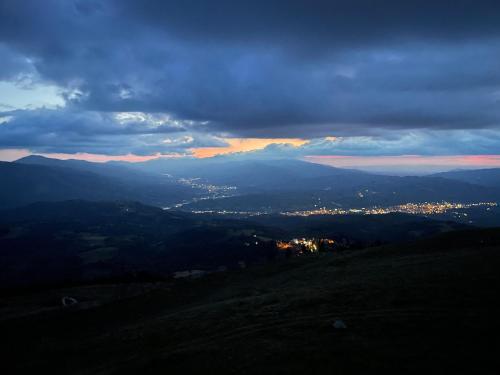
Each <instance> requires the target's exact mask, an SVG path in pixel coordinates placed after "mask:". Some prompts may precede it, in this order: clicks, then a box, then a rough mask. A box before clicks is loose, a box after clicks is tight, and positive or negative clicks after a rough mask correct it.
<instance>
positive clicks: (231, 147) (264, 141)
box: [190, 138, 309, 158]
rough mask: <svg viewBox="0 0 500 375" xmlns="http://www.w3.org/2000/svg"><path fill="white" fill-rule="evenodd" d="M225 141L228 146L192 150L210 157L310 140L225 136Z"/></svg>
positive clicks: (194, 152)
mask: <svg viewBox="0 0 500 375" xmlns="http://www.w3.org/2000/svg"><path fill="white" fill-rule="evenodd" d="M224 141H225V142H226V143H227V144H228V146H225V147H198V148H192V149H191V150H190V151H191V152H192V153H193V155H194V156H195V157H197V158H209V157H212V156H216V155H225V154H233V153H237V152H249V151H255V150H261V149H263V148H265V147H267V146H269V145H271V144H289V145H292V146H294V147H299V146H302V145H304V144H306V143H307V142H309V141H307V140H304V139H300V138H224Z"/></svg>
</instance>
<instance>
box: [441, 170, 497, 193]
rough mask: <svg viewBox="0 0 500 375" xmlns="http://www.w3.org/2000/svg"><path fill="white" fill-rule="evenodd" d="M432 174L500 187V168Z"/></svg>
mask: <svg viewBox="0 0 500 375" xmlns="http://www.w3.org/2000/svg"><path fill="white" fill-rule="evenodd" d="M432 176H435V177H442V178H447V179H451V180H456V181H462V182H468V183H472V184H477V185H482V186H489V187H496V188H500V168H487V169H469V170H455V171H449V172H441V173H436V174H434V175H432Z"/></svg>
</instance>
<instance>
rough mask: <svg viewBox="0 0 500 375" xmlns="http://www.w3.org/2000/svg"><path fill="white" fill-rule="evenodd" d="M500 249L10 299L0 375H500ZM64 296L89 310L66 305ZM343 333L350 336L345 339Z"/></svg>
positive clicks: (360, 254) (438, 242) (367, 253)
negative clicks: (5, 371)
mask: <svg viewBox="0 0 500 375" xmlns="http://www.w3.org/2000/svg"><path fill="white" fill-rule="evenodd" d="M499 250H500V230H498V229H489V230H481V231H478V230H474V231H464V232H450V233H447V234H444V235H441V236H439V237H437V238H435V239H429V240H423V241H420V242H416V243H412V244H408V245H394V246H386V247H378V248H371V249H366V250H357V251H347V252H343V253H338V254H324V255H322V256H317V257H316V256H309V257H299V258H294V259H291V260H286V261H285V260H284V261H280V262H277V263H274V264H267V265H264V266H259V267H253V268H249V269H247V270H243V271H239V272H226V273H219V274H214V275H210V276H207V277H205V278H202V279H198V280H191V281H172V282H167V283H156V284H142V285H129V286H128V287H126V286H119V285H114V286H99V285H95V286H92V287H86V288H69V289H61V290H54V291H50V292H40V293H35V294H29V295H24V296H18V297H8V298H7V297H5V298H3V299H2V300H1V301H2V305H1V306H2V310H1V313H2V317H3V318H2V319H1V321H0V329H1V330H2V335H3V338H4V339H3V340H2V344H1V345H2V348H1V350H2V353H3V354H4V364H3V366H6V367H5V368H9V367H10V368H11V369H12V370H11V371H14V372H17V373H19V372H32V371H37V372H44V371H49V372H60V373H66V374H72V373H78V374H96V373H99V374H118V373H120V374H128V373H130V374H135V373H141V374H156V373H160V372H163V373H201V372H203V373H211V372H215V373H224V374H225V373H228V374H229V373H239V374H242V373H243V374H303V373H308V374H320V373H321V374H323V373H338V374H359V373H366V372H369V373H384V374H401V373H405V374H422V373H431V374H438V373H439V374H442V373H474V372H476V371H477V370H478V369H479V368H480V369H481V373H483V374H494V373H496V369H497V368H498V364H499V363H498V356H497V353H496V347H497V346H496V344H497V337H498V334H499V333H500V330H499V325H498V314H499V313H500V309H499V307H498V304H497V298H498V295H497V294H498V286H499V285H500V284H499V282H500V276H499V275H500V274H499V273H498V269H499V267H500V252H499ZM65 295H69V296H72V297H74V298H76V299H77V300H79V301H80V303H79V304H78V305H76V306H74V307H70V308H62V307H58V306H59V304H60V298H61V297H62V296H65ZM120 296H121V297H120ZM14 312H15V315H17V318H11V317H9V316H12V313H14ZM23 316H24V317H23ZM339 321H342V323H344V324H345V326H346V328H344V329H342V328H335V327H334V323H335V322H337V326H339V325H340V326H341V325H342V324H340V323H339Z"/></svg>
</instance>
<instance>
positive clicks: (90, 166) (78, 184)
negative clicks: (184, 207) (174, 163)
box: [0, 157, 198, 209]
mask: <svg viewBox="0 0 500 375" xmlns="http://www.w3.org/2000/svg"><path fill="white" fill-rule="evenodd" d="M33 163H34V164H33ZM0 175H1V176H2V177H1V181H2V183H1V185H0V209H1V208H10V207H17V206H22V205H26V204H29V203H33V202H39V201H49V202H50V201H64V200H70V199H86V200H90V201H104V200H120V199H125V200H138V201H142V202H144V203H148V204H154V205H158V206H161V205H169V204H173V203H177V202H179V201H182V200H184V199H187V198H191V197H193V196H194V195H196V194H197V193H198V192H197V191H195V189H192V188H186V187H184V186H181V185H179V184H176V183H173V182H171V181H169V180H168V179H166V177H163V179H161V178H160V177H156V176H151V175H147V174H144V173H140V172H138V171H134V170H131V171H129V170H128V169H123V167H117V168H114V167H104V166H102V165H99V164H97V163H86V162H80V161H74V163H73V162H72V161H62V160H56V159H47V158H41V157H29V158H26V159H22V160H20V161H18V162H13V163H6V162H0Z"/></svg>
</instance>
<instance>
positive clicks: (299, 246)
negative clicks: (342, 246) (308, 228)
mask: <svg viewBox="0 0 500 375" xmlns="http://www.w3.org/2000/svg"><path fill="white" fill-rule="evenodd" d="M336 244H337V243H336V242H335V240H332V239H329V238H319V239H315V238H294V239H293V240H291V241H276V248H277V249H278V250H280V251H286V252H288V253H289V254H290V255H302V254H310V253H317V252H320V251H332V250H333V249H334V248H335V247H336Z"/></svg>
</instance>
